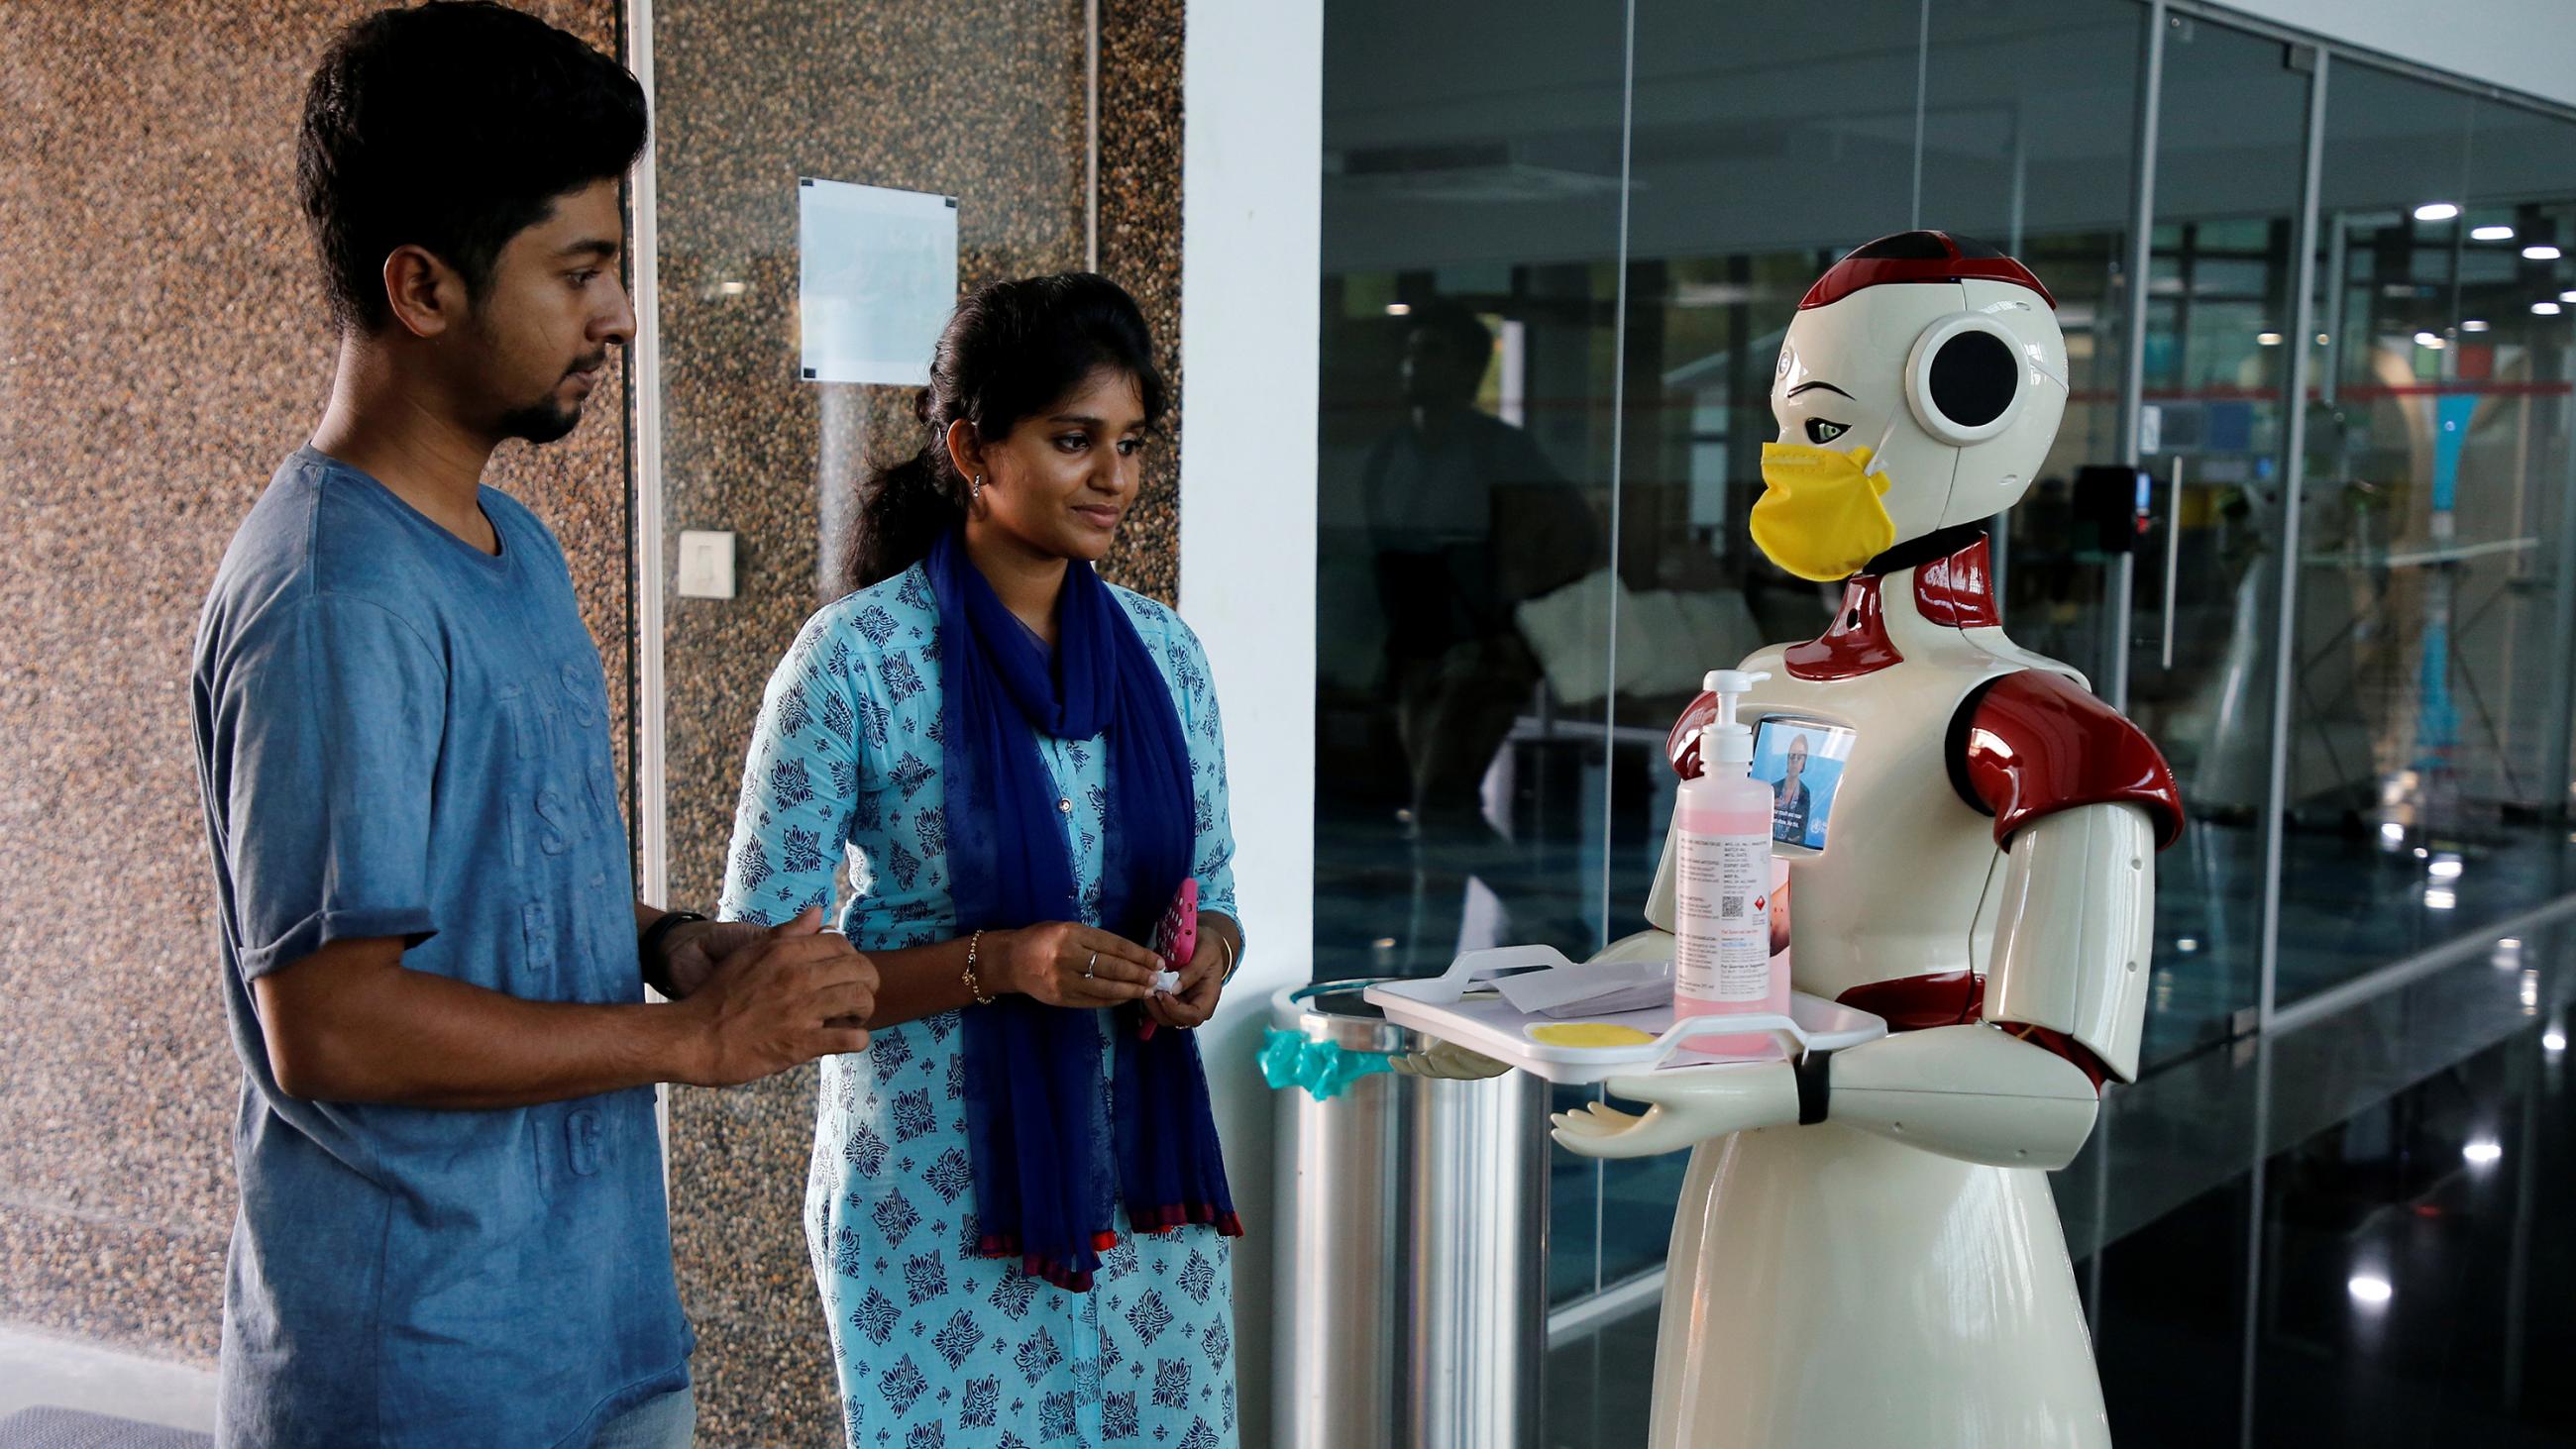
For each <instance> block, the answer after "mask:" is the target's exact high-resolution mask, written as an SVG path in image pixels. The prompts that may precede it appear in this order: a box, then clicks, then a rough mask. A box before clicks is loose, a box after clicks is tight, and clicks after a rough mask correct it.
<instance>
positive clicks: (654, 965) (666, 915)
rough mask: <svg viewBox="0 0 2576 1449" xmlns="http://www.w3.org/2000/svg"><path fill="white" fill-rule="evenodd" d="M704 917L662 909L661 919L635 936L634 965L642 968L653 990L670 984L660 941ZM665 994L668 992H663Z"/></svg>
mask: <svg viewBox="0 0 2576 1449" xmlns="http://www.w3.org/2000/svg"><path fill="white" fill-rule="evenodd" d="M705 919H706V917H704V916H702V915H699V914H698V913H697V912H695V911H664V912H663V913H662V919H660V920H658V921H655V922H654V923H653V924H651V925H649V926H646V927H645V928H644V934H643V935H641V936H639V937H637V938H636V941H635V962H636V965H638V966H639V967H641V968H642V969H643V972H644V979H645V980H646V981H647V982H649V983H651V984H652V986H653V988H654V989H655V990H657V991H661V990H663V988H665V987H667V986H669V985H670V984H671V976H670V973H669V972H668V971H665V970H664V969H662V968H663V967H664V965H665V964H666V963H667V961H668V958H667V957H666V956H664V955H663V951H662V943H663V942H664V941H665V940H667V939H668V938H669V937H670V934H671V933H672V932H673V931H676V930H678V929H679V928H680V927H682V926H685V925H687V924H688V923H689V922H691V921H703V920H705ZM665 994H666V995H667V994H668V993H667V992H665Z"/></svg>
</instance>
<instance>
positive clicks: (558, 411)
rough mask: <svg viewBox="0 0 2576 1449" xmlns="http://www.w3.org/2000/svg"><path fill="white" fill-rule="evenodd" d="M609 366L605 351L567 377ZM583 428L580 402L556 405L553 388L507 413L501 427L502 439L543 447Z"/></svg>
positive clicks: (585, 360)
mask: <svg viewBox="0 0 2576 1449" xmlns="http://www.w3.org/2000/svg"><path fill="white" fill-rule="evenodd" d="M607 366H608V354H607V352H606V351H604V350H603V351H602V352H601V353H600V354H599V355H598V356H596V357H586V358H583V359H582V360H581V361H580V362H578V363H575V364H574V365H573V366H571V367H568V368H566V369H564V375H563V376H564V377H567V378H568V377H570V376H572V375H573V374H574V373H576V372H582V371H588V370H594V369H597V370H603V371H604V370H605V369H606V368H607ZM555 386H556V387H561V386H563V378H557V379H555ZM579 426H581V404H580V403H577V402H576V403H572V404H570V405H566V404H564V403H559V402H556V401H555V396H554V391H553V389H551V388H550V389H548V390H547V392H546V395H545V396H543V397H541V398H538V399H537V400H536V401H535V402H532V403H529V404H528V405H526V406H525V407H516V408H512V409H510V410H509V411H508V412H506V413H503V414H502V415H501V421H500V423H499V424H498V428H499V431H500V434H501V436H502V437H505V438H525V439H527V440H528V441H529V442H531V443H535V444H538V445H539V446H543V445H545V444H547V443H551V442H554V441H556V440H557V439H559V438H562V437H563V436H564V435H565V434H567V433H570V432H571V431H572V430H573V429H574V428H577V427H579Z"/></svg>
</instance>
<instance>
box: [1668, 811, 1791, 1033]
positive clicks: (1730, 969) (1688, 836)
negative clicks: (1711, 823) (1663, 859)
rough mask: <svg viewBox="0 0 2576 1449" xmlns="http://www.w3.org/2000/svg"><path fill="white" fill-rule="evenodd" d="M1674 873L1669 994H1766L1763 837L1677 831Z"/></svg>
mask: <svg viewBox="0 0 2576 1449" xmlns="http://www.w3.org/2000/svg"><path fill="white" fill-rule="evenodd" d="M1674 878H1675V879H1674V885H1675V891H1674V910H1675V915H1676V917H1677V919H1676V920H1675V921H1674V922H1673V925H1674V928H1675V929H1674V935H1675V937H1676V938H1677V939H1676V942H1675V954H1674V958H1673V988H1674V992H1675V994H1676V995H1678V996H1683V997H1689V998H1695V999H1697V1000H1700V1001H1760V1000H1762V999H1763V998H1765V997H1767V996H1769V995H1770V994H1771V896H1770V891H1771V842H1770V840H1769V838H1768V837H1765V836H1759V835H1700V834H1696V833H1693V832H1691V831H1683V832H1681V833H1680V839H1679V842H1678V849H1677V851H1676V855H1675V860H1674Z"/></svg>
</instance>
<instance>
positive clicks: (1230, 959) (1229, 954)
mask: <svg viewBox="0 0 2576 1449" xmlns="http://www.w3.org/2000/svg"><path fill="white" fill-rule="evenodd" d="M1210 934H1212V935H1215V936H1216V943H1217V944H1218V945H1220V946H1223V947H1224V948H1225V973H1224V974H1223V975H1221V976H1219V977H1217V979H1216V984H1217V985H1218V986H1220V987H1226V986H1232V985H1233V984H1234V966H1235V961H1234V943H1233V942H1232V941H1229V940H1227V939H1226V938H1225V936H1224V934H1223V933H1222V932H1211V933H1210Z"/></svg>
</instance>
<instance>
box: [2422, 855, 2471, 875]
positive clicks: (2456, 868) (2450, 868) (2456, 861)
mask: <svg viewBox="0 0 2576 1449" xmlns="http://www.w3.org/2000/svg"><path fill="white" fill-rule="evenodd" d="M2461 869H2462V867H2461V865H2460V858H2459V857H2458V856H2456V855H2445V856H2443V857H2441V858H2440V859H2437V860H2435V861H2434V862H2433V863H2432V864H2431V865H2428V866H2426V867H2424V873H2425V874H2426V875H2429V876H2431V877H2432V878H2433V879H2435V880H2458V879H2459V878H2460V871H2461Z"/></svg>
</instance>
